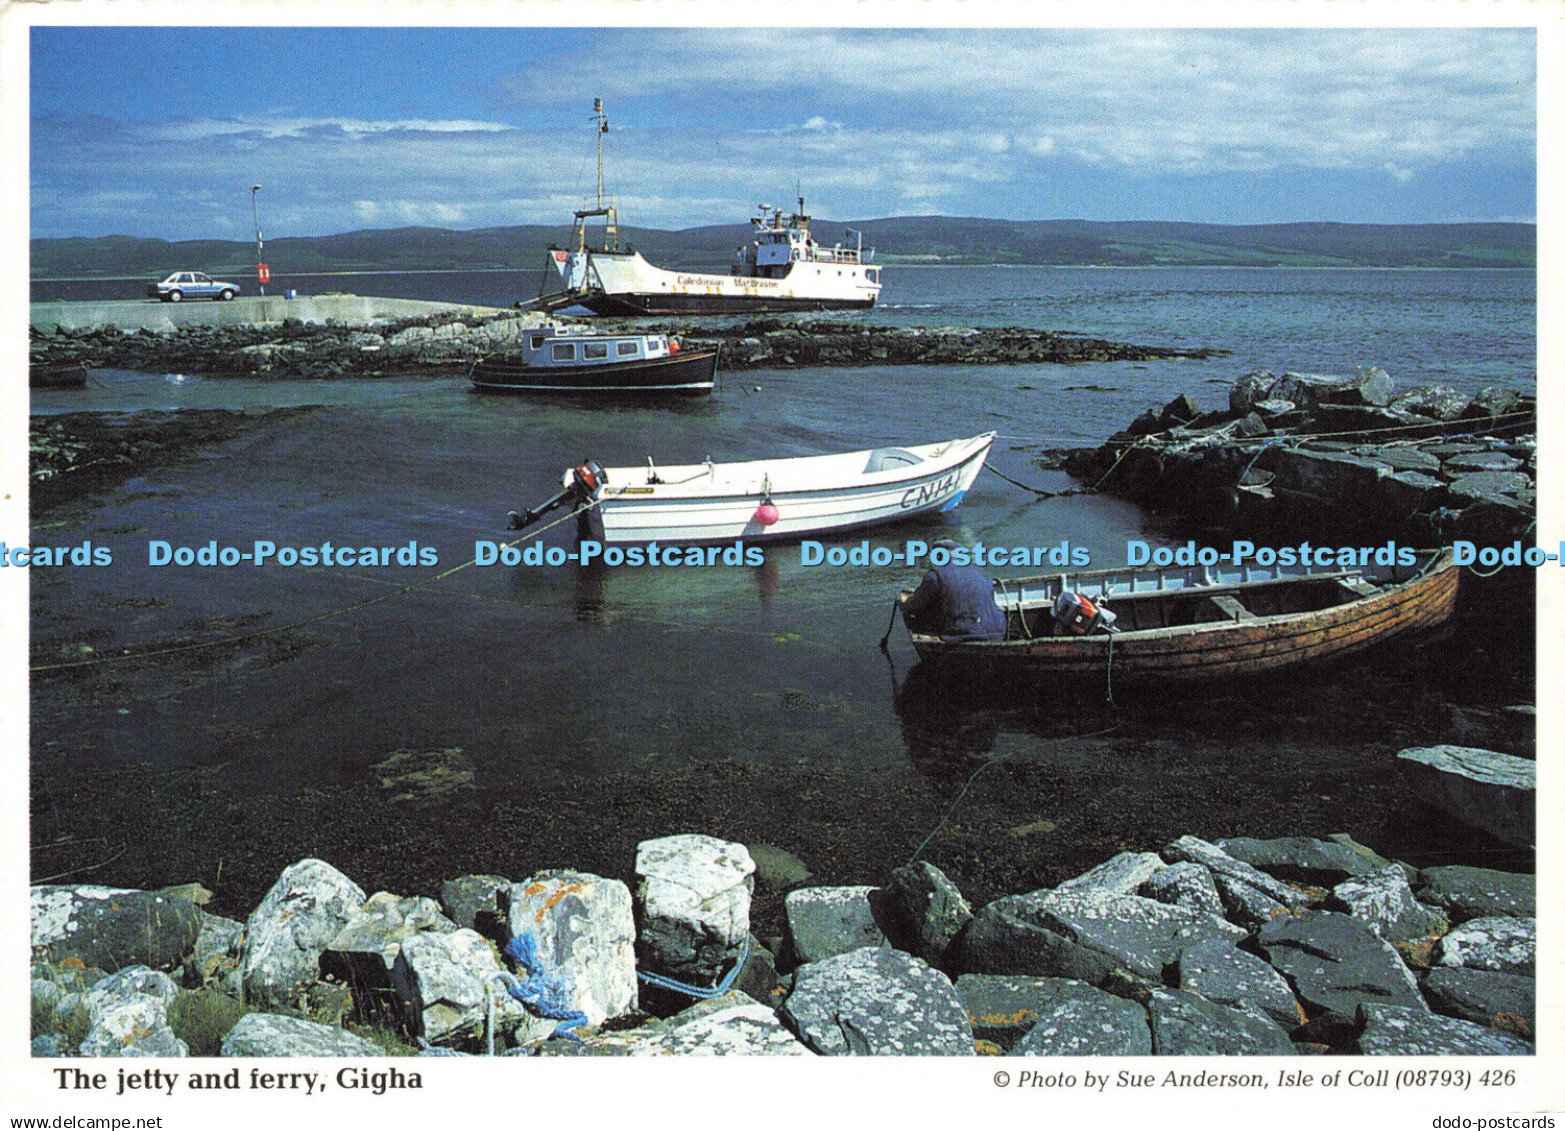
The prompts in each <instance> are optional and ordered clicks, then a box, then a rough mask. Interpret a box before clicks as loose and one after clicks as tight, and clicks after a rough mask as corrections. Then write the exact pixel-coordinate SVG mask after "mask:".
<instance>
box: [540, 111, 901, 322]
mask: <svg viewBox="0 0 1565 1131" xmlns="http://www.w3.org/2000/svg"><path fill="white" fill-rule="evenodd" d="M593 120H594V121H595V122H597V124H598V199H597V206H596V207H595V208H584V209H582V210H581V211H579V212H577V213H576V214H575V223H574V224H573V226H572V229H571V241H570V244H571V245H570V247H568V248H559V247H551V248H550V249H549V263H548V265H547V269H546V271H545V281H544V287H545V290H546V291H547V288H548V286H549V284H550V283H551V282H553V283H555V284H556V286H557V287H558V289H557V290H555V291H553V292H548V293H544V294H541V295H540V296H539V304H540V305H543V306H545V307H549V308H552V309H559V308H560V307H563V306H570V305H575V306H584V307H586V308H587V309H588V310H591V311H592V312H593V313H595V314H617V315H640V314H742V313H749V312H754V311H785V310H855V309H858V310H867V309H869V308H870V307H872V306H874V305H875V300H876V298H878V297H879V295H880V268H879V267H878V266H876V265H874V263H873V260H874V257H875V249H874V248H870V249H869V250H868V251H866V250H865V248H864V234H863V233H862V232H857V231H854V230H853V229H851V228H850V229H848V232H849V234H850V235H852V236H853V237H855V240H854V243H853V245H852V246H849V247H844V246H843V245H842V244H837V245H835V246H833V247H822V246H821V245H820V244H819V243H817V242H816V240H815V237H814V236H813V235H812V234H811V232H810V217H809V215H808V214H807V213H806V212H805V210H804V197H803V195H800V196H799V197H798V201H799V208H798V211H796V212H792V213H789V214H788V215H786V216H784V213H783V209H782V208H773V207H772V206H771V205H769V204H762V205H760V206H759V213H760V214H759V215H758V216H753V217H751V219H750V224H751V226H752V228H753V236H754V238H753V240H752V242H751V243H750V244H749V245H747V246H744V247H741V248H740V249H739V250H738V253H737V262H735V263H734V265H733V266H732V267H731V268H730V269H729V272H728V274H726V275H719V274H713V273H703V272H698V271H679V270H673V271H670V270H666V269H664V268H662V267H655V266H653V265H652V264H651V263H649V262H647V260H646V259H645V258H644V257H643V256H642V255H641V253H640V252H638V251H635V250H634V249H632V248H630V247H624V248H621V247H620V244H619V224H618V217H617V215H616V211H615V208H614V206H613V205H605V204H604V203H603V135H604V134H605V133H607V132H608V128H609V123H608V117H607V115H606V114H605V113H604V112H603V101H602V99H598V100H596V102H595V107H594V115H593ZM599 220H601V221H602V228H601V236H600V238H599V239H598V242H597V245H596V246H592V245H591V243H590V241H589V237H588V226H589V221H599Z"/></svg>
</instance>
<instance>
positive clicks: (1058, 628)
mask: <svg viewBox="0 0 1565 1131" xmlns="http://www.w3.org/2000/svg"><path fill="white" fill-rule="evenodd" d="M1114 620H1115V617H1114V614H1113V613H1111V612H1109V611H1108V610H1107V609H1104V608H1099V607H1098V606H1097V605H1094V604H1093V603H1092V602H1091V601H1089V600H1088V599H1087V598H1085V597H1083V596H1082V595H1081V594H1080V593H1072V592H1071V591H1070V590H1069V589H1067V590H1066V591H1065V592H1063V593H1061V594H1060V595H1059V597H1058V598H1057V599H1056V600H1055V602H1054V629H1055V632H1057V633H1058V634H1059V635H1061V636H1086V635H1088V634H1090V633H1099V632H1118V631H1119V629H1117V628H1115V627H1114Z"/></svg>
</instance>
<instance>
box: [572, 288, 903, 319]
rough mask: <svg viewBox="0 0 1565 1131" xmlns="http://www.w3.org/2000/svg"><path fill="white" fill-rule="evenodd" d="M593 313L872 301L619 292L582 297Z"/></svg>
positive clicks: (844, 305)
mask: <svg viewBox="0 0 1565 1131" xmlns="http://www.w3.org/2000/svg"><path fill="white" fill-rule="evenodd" d="M577 305H580V306H585V307H586V308H587V309H588V310H590V311H592V312H593V313H594V314H610V315H618V316H621V317H624V316H631V317H634V316H637V315H642V314H660V315H667V314H762V313H778V312H783V311H790V310H869V309H870V308H871V307H873V306H874V305H875V300H874V299H810V298H761V297H756V298H750V297H747V296H745V295H669V294H635V293H631V292H621V293H618V294H608V293H605V292H600V293H598V294H593V295H589V296H586V297H583V298H582V299H581V300H580V301H579V302H578V304H577Z"/></svg>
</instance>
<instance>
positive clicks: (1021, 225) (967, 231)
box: [31, 216, 1537, 279]
mask: <svg viewBox="0 0 1565 1131" xmlns="http://www.w3.org/2000/svg"><path fill="white" fill-rule="evenodd" d="M848 227H849V225H846V224H843V223H838V222H833V221H826V220H818V221H816V222H815V224H814V230H815V236H816V239H817V240H819V241H820V242H821V243H823V244H827V245H830V244H833V243H837V242H839V241H840V242H842V243H844V244H847V243H849V242H851V239H852V238H853V237H849V236H848V234H847V232H848ZM852 227H854V228H857V229H859V230H862V231H863V233H864V243H865V245H866V247H868V246H873V247H874V248H875V249H876V258H877V262H881V263H933V264H973V263H1002V264H1014V265H1023V264H1046V265H1072V266H1093V265H1096V266H1198V265H1216V266H1234V267H1527V268H1530V267H1534V266H1536V264H1537V228H1536V226H1535V225H1533V224H1327V223H1301V224H1254V225H1231V224H1187V223H1176V222H1169V221H1156V220H1123V221H1095V220H986V219H979V218H973V217H958V216H899V217H893V218H888V219H883V220H865V221H861V222H857V223H855V224H853V225H852ZM750 231H751V229H750V226H749V225H748V224H725V225H721V226H713V227H703V228H685V229H683V230H681V231H675V232H664V231H658V230H656V229H652V228H627V227H621V228H620V239H621V242H623V243H629V244H630V245H632V246H633V247H635V248H637V249H638V250H640V251H641V252H642V253H643V254H644V255H645V256H646V257H647V258H648V259H650V260H651V261H652V262H654V263H656V264H659V265H660V266H668V267H676V266H677V267H692V268H708V269H711V268H716V269H719V270H724V269H726V268H727V266H728V264H730V263H732V262H733V257H734V249H735V248H737V247H738V246H739V245H741V244H743V243H746V242H748V241H749V238H750ZM569 237H570V231H569V229H568V228H567V227H551V226H547V225H529V226H523V227H509V228H480V229H477V230H473V231H454V230H451V229H446V228H391V229H374V230H368V231H361V232H345V233H343V234H341V235H335V236H300V237H286V236H285V237H283V238H281V239H273V240H270V241H268V242H267V245H266V259H267V262H268V263H269V264H270V265H271V267H272V270H273V271H274V272H275V273H278V274H297V273H306V272H312V271H417V270H447V271H464V270H468V271H471V270H481V269H484V268H504V269H508V270H528V269H535V268H537V267H539V266H541V265H542V263H543V256H544V251H545V249H546V248H547V247H548V246H549V245H550V244H551V243H552V244H557V245H559V246H564V245H565V244H566V243H567V242H568V240H569ZM254 263H255V245H254V244H253V243H250V242H249V241H246V240H186V241H181V242H178V243H171V242H169V241H166V240H152V239H139V238H136V237H132V236H99V237H91V238H89V237H73V238H70V239H36V240H33V241H32V270H31V275H32V277H33V278H34V279H59V278H114V277H127V276H131V277H135V276H148V277H152V276H158V277H161V276H163V275H165V274H167V273H168V272H170V271H174V270H179V269H194V270H202V271H210V272H214V273H234V274H237V273H239V272H243V271H246V270H248V269H251V268H252V267H253V266H254Z"/></svg>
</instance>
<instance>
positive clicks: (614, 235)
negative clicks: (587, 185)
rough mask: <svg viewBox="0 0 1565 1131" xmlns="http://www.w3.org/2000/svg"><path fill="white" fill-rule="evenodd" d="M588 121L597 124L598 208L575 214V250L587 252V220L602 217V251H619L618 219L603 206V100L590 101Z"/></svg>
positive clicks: (605, 126)
mask: <svg viewBox="0 0 1565 1131" xmlns="http://www.w3.org/2000/svg"><path fill="white" fill-rule="evenodd" d="M588 121H591V122H594V123H596V124H597V127H598V129H597V134H598V206H597V207H596V208H583V209H582V210H581V211H580V212H577V213H576V250H577V251H586V250H587V223H586V222H587V219H588V218H589V217H592V216H602V217H603V220H604V224H603V250H604V251H618V250H619V218H618V217H617V216H616V215H615V212H614V206H613V205H612V204H611V205H608V206H607V207H605V206H604V204H603V135H604V134H606V133H608V132H609V116H608V114H607V112H605V111H604V109H603V99H601V98H594V99H593V100H592V117H591V118H589V119H588Z"/></svg>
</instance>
